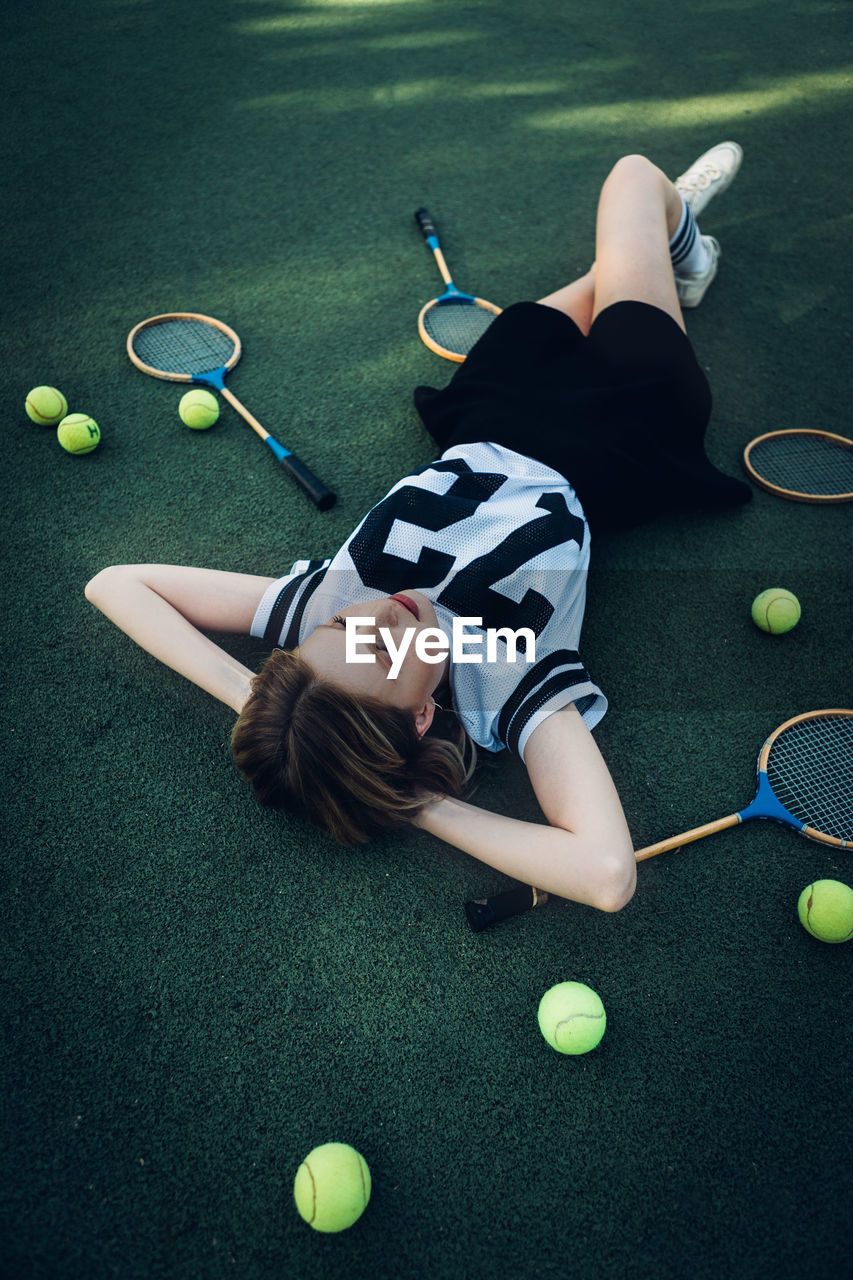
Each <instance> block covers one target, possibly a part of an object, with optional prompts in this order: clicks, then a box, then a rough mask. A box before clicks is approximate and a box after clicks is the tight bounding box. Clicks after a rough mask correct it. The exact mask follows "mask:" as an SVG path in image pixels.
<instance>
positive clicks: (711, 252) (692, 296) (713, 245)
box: [675, 236, 720, 309]
mask: <svg viewBox="0 0 853 1280" xmlns="http://www.w3.org/2000/svg"><path fill="white" fill-rule="evenodd" d="M701 240H702V243H703V244H704V246H705V248H706V249H707V251H708V265H707V267H706V268H705V270H704V271H698V272H696V273H695V274H693V275H679V274H678V272H676V274H675V287H676V289H677V290H678V301H679V302H680V303H681V306H682V309H685V308H688V307H698V306H699V303H700V302H701V301H702V299H703V298H704V297H705V294H706V293H707V292H708V286H709V285H710V283H711V281H712V280H713V279H714V276H715V275H716V274H717V267H718V266H719V262H720V246H719V244H718V243H717V241H716V240H715V239H714V237H713V236H702V237H701Z"/></svg>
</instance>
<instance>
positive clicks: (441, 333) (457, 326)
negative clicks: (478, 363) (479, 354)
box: [423, 301, 495, 355]
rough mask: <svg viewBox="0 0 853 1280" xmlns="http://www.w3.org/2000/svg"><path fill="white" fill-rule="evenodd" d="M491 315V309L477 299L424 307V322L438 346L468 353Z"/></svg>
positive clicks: (486, 326) (481, 334) (462, 353)
mask: <svg viewBox="0 0 853 1280" xmlns="http://www.w3.org/2000/svg"><path fill="white" fill-rule="evenodd" d="M494 318H495V313H494V312H493V311H489V310H488V309H487V308H486V307H481V306H480V305H479V304H478V303H476V302H462V301H456V302H443V303H439V304H437V305H435V306H432V307H428V308H427V310H426V311H425V312H424V315H423V326H424V329H425V330H426V332H427V334H428V335H429V337H430V338H432V340H433V342H435V343H437V344H438V346H440V347H444V349H445V350H446V351H455V352H457V353H458V354H459V355H467V354H468V352H469V351H470V350H471V348H472V347H473V345H474V343H475V342H476V341H477V340H478V338H481V337H482V336H483V334H484V333H485V332H486V330H487V329H488V327H489V325H490V324H491V323H492V321H493V320H494Z"/></svg>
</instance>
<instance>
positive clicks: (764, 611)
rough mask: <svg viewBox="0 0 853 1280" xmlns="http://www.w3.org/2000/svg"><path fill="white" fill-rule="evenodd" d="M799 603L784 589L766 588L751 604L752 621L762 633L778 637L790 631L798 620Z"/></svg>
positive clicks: (791, 593)
mask: <svg viewBox="0 0 853 1280" xmlns="http://www.w3.org/2000/svg"><path fill="white" fill-rule="evenodd" d="M800 612H801V611H800V602H799V600H798V599H797V597H796V596H795V595H794V594H793V592H791V591H786V590H785V588H784V587H768V589H767V590H766V591H762V592H761V594H760V595H757V596H756V597H755V599H754V600H753V602H752V621H753V622H754V623H755V625H756V626H757V627H760V628H761V630H762V631H770V632H772V633H773V635H774V636H780V635H782V634H783V632H785V631H790V630H791V628H792V627H795V626H796V625H797V623H798V622H799V620H800Z"/></svg>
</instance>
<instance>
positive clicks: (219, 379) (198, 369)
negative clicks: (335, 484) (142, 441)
mask: <svg viewBox="0 0 853 1280" xmlns="http://www.w3.org/2000/svg"><path fill="white" fill-rule="evenodd" d="M241 351H242V346H241V344H240V339H239V338H238V337H237V334H236V333H235V332H234V330H233V329H229V327H228V325H227V324H223V323H222V321H221V320H214V319H213V318H212V317H211V316H200V315H195V314H194V313H192V312H185V311H176V312H173V313H171V314H169V315H163V316H151V318H150V319H148V320H143V321H142V322H141V323H140V324H138V325H137V326H136V328H135V329H131V331H130V333H129V334H128V337H127V354H128V355H129V356H130V358H131V360H132V361H133V363H134V364H135V365H136V367H137V369H141V370H142V372H143V373H150V374H151V376H152V377H153V378H164V379H165V380H166V381H167V382H194V383H198V384H200V385H201V386H204V387H215V388H216V390H217V391H219V392H220V394H221V395H222V396H223V397H224V399H226V400H227V401H228V403H229V404H230V405H231V406H232V407H233V408H234V409H236V410H237V412H238V413H239V414H240V417H241V418H244V419H245V420H246V422H248V424H249V426H250V427H251V428H252V430H253V431H255V432H257V434H258V435H259V436H260V437H261V439H262V440H263V441H264V443H265V444H266V445H267V446H268V448H269V449H270V450H271V452H272V453H273V454H274V455H275V457H276V458H277V459H278V461H279V462H280V463H281V465H282V466H283V467H284V469H285V471H287V473H288V475H290V476H292V478H293V479H294V480H295V481H296V482H297V484H299V485H301V487H302V488H303V489H304V490H305V492H306V493H307V494H308V497H309V498H310V499H311V501H312V502H314V503H316V505H317V506H318V507H319V508H320V510H321V511H328V509H329V507H332V506H334V504H335V501H336V495H335V494H334V493H332V492H331V490H330V489H327V488H326V486H325V485H324V484H323V483H322V482H321V481H320V480H318V479H317V477H316V476H315V475H314V474H313V472H311V471H309V470H308V468H307V467H306V466H305V463H304V462H301V461H300V459H299V458H297V456H296V454H295V453H293V452H292V450H290V449H285V447H284V445H283V444H280V443H279V442H278V440H276V438H275V436H272V435H270V433H269V431H267V429H266V427H262V426H261V424H260V422H258V420H257V418H254V417H253V416H252V414H251V413H249V411H248V409H247V408H246V407H245V406H244V405H242V404H241V403H240V401H239V400H238V399H237V397H236V396H235V395H234V394H233V393H232V392H230V391H229V390H228V388H227V387H226V386H225V378H226V376H227V375H228V374H229V373H230V372H231V370H232V369H233V368H234V366H235V364H236V363H237V361H238V360H239V359H240V354H241Z"/></svg>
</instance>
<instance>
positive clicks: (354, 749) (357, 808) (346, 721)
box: [231, 649, 476, 844]
mask: <svg viewBox="0 0 853 1280" xmlns="http://www.w3.org/2000/svg"><path fill="white" fill-rule="evenodd" d="M448 733H449V735H450V736H449V737H440V736H439V735H438V733H437V732H432V731H431V732H430V733H427V734H425V735H424V736H423V737H422V738H419V737H418V734H417V730H416V728H415V719H414V716H413V715H412V713H411V712H409V711H403V710H400V709H399V708H397V707H390V706H388V705H387V704H386V703H384V702H381V701H380V700H379V699H377V698H369V697H356V696H355V695H353V694H351V693H349V692H347V691H346V690H345V689H340V688H338V687H337V686H336V685H335V684H333V683H332V682H330V681H327V680H321V679H319V678H318V676H317V674H316V672H315V671H314V670H313V668H312V667H311V666H309V664H308V663H307V662H306V661H305V660H304V659H303V658H301V657H300V656H299V655H298V654H297V653H294V652H292V651H291V650H287V649H279V650H276V651H275V652H274V653H272V654H271V655H270V657H269V658H268V659H267V661H266V662H265V664H264V666H263V667H262V669H261V671H260V672H259V673H258V675H256V676H255V678H254V680H253V681H252V687H251V693H250V695H249V698H248V700H247V702H246V704H245V706H244V707H243V710H242V712H241V713H240V716H239V718H238V720H237V723H236V725H235V726H234V731H233V733H232V735H231V754H232V756H233V759H234V763H235V765H236V766H237V768H238V769H239V771H240V773H242V774H243V776H244V777H245V778H246V779H247V780H248V781H249V782H250V783H251V784H252V786H253V787H254V790H255V793H256V795H257V797H258V799H259V800H260V802H261V804H265V805H271V806H273V807H274V808H279V809H289V810H291V811H292V812H295V813H298V814H299V815H300V816H302V817H304V818H307V819H308V820H309V821H310V822H313V823H314V824H315V826H318V827H320V828H322V829H323V830H325V831H327V832H328V833H329V834H330V835H331V836H333V837H334V838H335V839H336V840H338V841H339V842H340V843H341V844H361V843H363V842H364V841H365V840H368V839H369V838H370V837H371V835H374V834H375V833H376V832H378V831H382V830H388V829H390V828H394V827H402V826H405V825H406V824H407V823H408V822H411V820H412V819H413V818H414V817H415V816H416V815H417V813H418V812H419V811H420V809H422V808H423V806H424V805H425V804H426V803H427V802H428V801H429V800H431V799H432V798H434V797H435V796H437V795H451V796H460V795H461V794H462V792H463V790H464V789H465V786H466V784H467V782H468V781H469V780H470V778H471V775H472V773H473V771H474V766H475V763H476V749H475V747H474V744H473V742H472V741H471V739H470V738H469V737H468V735H467V734H466V733H465V730H464V729H463V728H462V726H461V724H459V723H458V721H455V720H454V724H453V725H452V726H451V727H450V728H449V730H448Z"/></svg>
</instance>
